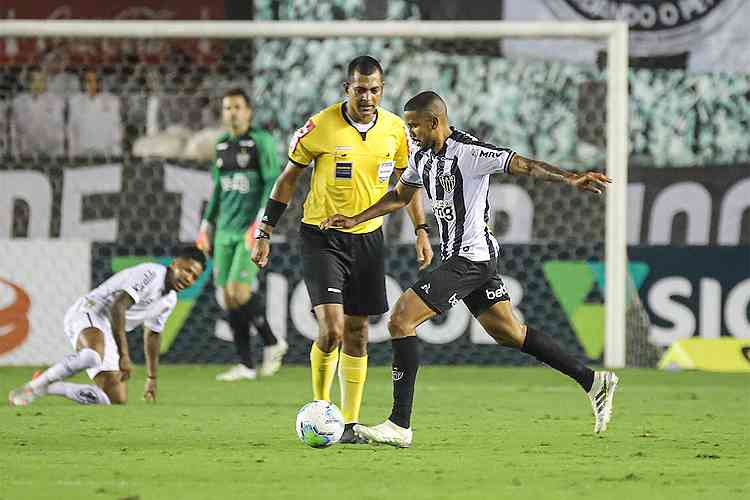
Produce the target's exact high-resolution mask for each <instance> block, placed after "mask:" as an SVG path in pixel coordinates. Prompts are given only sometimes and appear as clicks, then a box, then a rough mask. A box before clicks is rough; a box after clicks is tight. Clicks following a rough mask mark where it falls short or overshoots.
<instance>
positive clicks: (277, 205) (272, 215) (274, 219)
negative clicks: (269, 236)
mask: <svg viewBox="0 0 750 500" xmlns="http://www.w3.org/2000/svg"><path fill="white" fill-rule="evenodd" d="M286 207H287V205H286V203H281V202H280V201H276V200H274V199H273V198H269V199H268V203H266V210H265V212H263V218H262V219H261V220H260V221H261V222H262V223H263V224H268V225H269V226H271V227H274V226H276V224H278V223H279V219H281V216H282V215H284V210H286Z"/></svg>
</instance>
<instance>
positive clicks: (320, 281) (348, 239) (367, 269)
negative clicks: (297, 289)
mask: <svg viewBox="0 0 750 500" xmlns="http://www.w3.org/2000/svg"><path fill="white" fill-rule="evenodd" d="M300 236H301V237H302V276H303V278H304V279H305V285H307V291H308V292H309V293H310V300H311V301H312V305H313V307H315V306H317V305H320V304H343V305H344V314H347V315H349V316H374V315H377V314H383V313H384V312H386V311H387V310H388V299H387V297H386V294H385V246H384V244H383V231H382V230H380V229H378V230H376V231H373V232H371V233H365V234H350V233H344V232H341V231H336V230H331V229H329V230H327V231H321V230H320V229H319V228H317V227H315V226H311V225H309V224H302V225H301V227H300Z"/></svg>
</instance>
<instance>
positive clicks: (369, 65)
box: [346, 56, 383, 80]
mask: <svg viewBox="0 0 750 500" xmlns="http://www.w3.org/2000/svg"><path fill="white" fill-rule="evenodd" d="M355 71H356V72H358V73H359V74H360V75H371V74H373V73H375V72H376V71H377V72H378V73H380V76H381V77H382V76H383V67H382V66H381V65H380V63H379V62H378V60H377V59H375V58H374V57H372V56H357V57H355V58H354V59H352V62H350V63H349V67H348V68H347V70H346V76H347V77H348V78H349V79H350V80H351V79H352V78H353V77H354V72H355Z"/></svg>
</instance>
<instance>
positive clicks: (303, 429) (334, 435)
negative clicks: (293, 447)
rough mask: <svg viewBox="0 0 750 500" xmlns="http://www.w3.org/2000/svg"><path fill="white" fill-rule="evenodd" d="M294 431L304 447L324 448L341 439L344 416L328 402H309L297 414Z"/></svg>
mask: <svg viewBox="0 0 750 500" xmlns="http://www.w3.org/2000/svg"><path fill="white" fill-rule="evenodd" d="M296 429H297V437H299V440H300V441H302V442H303V443H305V444H306V445H308V446H312V447H313V448H325V447H327V446H331V445H332V444H334V443H338V441H339V439H341V435H342V434H343V433H344V416H343V415H342V414H341V411H340V410H339V409H338V408H337V407H336V405H335V404H333V403H331V402H329V401H322V400H316V401H311V402H309V403H307V404H306V405H305V406H303V407H302V408H300V410H299V412H298V413H297V426H296Z"/></svg>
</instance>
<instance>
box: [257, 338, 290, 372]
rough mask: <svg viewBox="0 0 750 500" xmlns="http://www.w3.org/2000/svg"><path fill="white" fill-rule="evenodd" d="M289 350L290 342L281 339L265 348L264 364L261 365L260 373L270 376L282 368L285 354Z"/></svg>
mask: <svg viewBox="0 0 750 500" xmlns="http://www.w3.org/2000/svg"><path fill="white" fill-rule="evenodd" d="M288 350H289V344H287V343H286V340H284V339H279V341H278V342H277V343H275V344H274V345H269V346H268V347H264V348H263V364H262V365H261V366H260V374H261V375H263V376H264V377H270V376H271V375H273V374H274V373H276V372H277V371H279V368H281V360H282V359H283V358H284V354H286V352H287V351H288Z"/></svg>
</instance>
